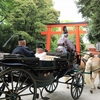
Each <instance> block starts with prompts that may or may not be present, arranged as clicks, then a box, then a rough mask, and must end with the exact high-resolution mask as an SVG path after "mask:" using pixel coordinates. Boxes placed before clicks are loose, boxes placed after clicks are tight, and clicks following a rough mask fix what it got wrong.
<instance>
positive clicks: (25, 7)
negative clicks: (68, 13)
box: [0, 0, 60, 52]
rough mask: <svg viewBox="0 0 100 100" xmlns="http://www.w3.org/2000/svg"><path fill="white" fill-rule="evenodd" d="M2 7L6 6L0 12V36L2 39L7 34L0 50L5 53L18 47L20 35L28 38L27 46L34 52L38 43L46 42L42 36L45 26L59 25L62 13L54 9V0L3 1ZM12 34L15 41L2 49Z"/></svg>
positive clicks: (0, 3)
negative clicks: (50, 24)
mask: <svg viewBox="0 0 100 100" xmlns="http://www.w3.org/2000/svg"><path fill="white" fill-rule="evenodd" d="M8 1H9V2H8ZM0 5H3V6H4V7H2V8H0V11H1V10H2V11H1V12H2V13H1V12H0V14H1V15H0V20H2V24H0V27H1V30H0V34H2V37H4V34H5V40H4V41H2V40H1V41H0V42H1V46H0V49H1V50H3V51H5V52H11V51H12V49H13V48H14V47H15V46H16V45H17V36H16V34H20V33H21V34H23V36H24V37H25V38H26V40H27V45H28V46H29V47H30V48H31V49H32V50H34V49H35V45H36V42H39V41H41V42H43V41H45V36H43V35H41V34H40V33H41V32H42V31H45V30H46V25H45V24H46V23H59V20H58V17H59V15H60V12H59V11H56V10H55V9H54V8H53V3H52V0H2V2H0ZM3 8H5V9H7V10H4V11H5V12H4V14H3ZM11 8H12V9H11ZM5 16H6V17H5ZM1 17H2V18H1ZM3 19H4V20H3ZM5 30H6V32H5ZM10 33H11V34H10ZM12 34H15V36H14V37H13V39H12V40H11V41H9V43H8V44H7V46H6V47H5V48H2V45H3V43H4V42H6V40H7V39H8V38H9V37H10V36H11V35H12ZM12 45H13V46H12Z"/></svg>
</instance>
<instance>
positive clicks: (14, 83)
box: [0, 68, 37, 100]
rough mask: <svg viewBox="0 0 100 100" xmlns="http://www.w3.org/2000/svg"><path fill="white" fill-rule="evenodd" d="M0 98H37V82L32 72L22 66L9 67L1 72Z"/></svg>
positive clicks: (6, 99)
mask: <svg viewBox="0 0 100 100" xmlns="http://www.w3.org/2000/svg"><path fill="white" fill-rule="evenodd" d="M0 85H3V86H4V87H5V88H4V89H1V90H0V93H1V94H2V95H1V96H0V100H28V99H29V100H36V93H37V89H36V82H35V80H34V79H33V77H32V76H31V74H30V73H29V72H28V71H27V70H25V69H22V68H8V69H6V70H4V71H3V72H1V73H0Z"/></svg>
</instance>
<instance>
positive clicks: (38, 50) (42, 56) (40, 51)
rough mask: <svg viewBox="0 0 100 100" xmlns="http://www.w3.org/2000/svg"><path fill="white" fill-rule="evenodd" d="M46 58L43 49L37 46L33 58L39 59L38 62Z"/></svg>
mask: <svg viewBox="0 0 100 100" xmlns="http://www.w3.org/2000/svg"><path fill="white" fill-rule="evenodd" d="M45 56H46V52H45V51H44V49H43V47H41V46H37V47H36V53H35V57H37V58H39V59H40V60H44V59H45Z"/></svg>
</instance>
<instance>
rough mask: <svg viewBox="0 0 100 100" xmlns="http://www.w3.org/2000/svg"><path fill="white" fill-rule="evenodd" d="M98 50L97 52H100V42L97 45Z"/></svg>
mask: <svg viewBox="0 0 100 100" xmlns="http://www.w3.org/2000/svg"><path fill="white" fill-rule="evenodd" d="M96 50H97V51H100V42H98V43H97V44H96Z"/></svg>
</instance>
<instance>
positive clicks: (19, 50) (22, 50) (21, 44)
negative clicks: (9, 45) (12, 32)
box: [12, 35, 35, 57]
mask: <svg viewBox="0 0 100 100" xmlns="http://www.w3.org/2000/svg"><path fill="white" fill-rule="evenodd" d="M12 54H20V55H22V56H25V57H35V55H34V52H33V51H31V50H30V49H29V48H28V47H27V46H26V40H25V39H23V38H22V35H19V39H18V46H17V47H16V48H15V49H14V50H13V51H12Z"/></svg>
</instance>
